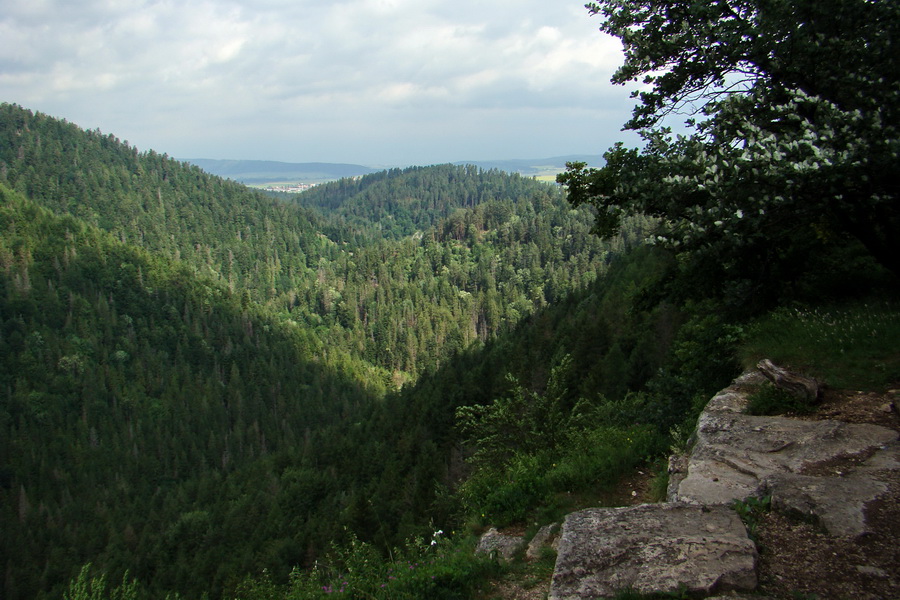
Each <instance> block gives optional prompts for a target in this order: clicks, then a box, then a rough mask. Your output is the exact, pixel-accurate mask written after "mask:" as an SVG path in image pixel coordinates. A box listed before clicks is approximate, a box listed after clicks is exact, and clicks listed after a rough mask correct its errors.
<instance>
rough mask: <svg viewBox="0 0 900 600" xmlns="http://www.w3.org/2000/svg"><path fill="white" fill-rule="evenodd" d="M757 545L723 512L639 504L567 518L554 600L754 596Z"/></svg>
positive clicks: (733, 516) (729, 513) (552, 589)
mask: <svg viewBox="0 0 900 600" xmlns="http://www.w3.org/2000/svg"><path fill="white" fill-rule="evenodd" d="M756 558H757V556H756V547H755V546H754V544H753V542H751V541H750V539H748V537H747V532H746V530H745V528H744V525H743V524H742V523H741V521H740V519H739V518H738V517H737V515H736V514H735V512H734V511H733V510H731V509H729V508H727V507H723V506H715V507H702V506H691V505H685V504H643V505H639V506H629V507H622V508H594V509H587V510H582V511H578V512H575V513H572V514H570V515H569V516H568V517H566V520H565V523H564V524H563V528H562V534H561V536H560V540H559V546H558V555H557V559H556V568H555V569H554V571H553V580H552V582H551V585H550V595H549V598H550V599H551V600H575V599H578V600H583V599H588V598H609V597H613V596H615V594H616V593H617V592H619V591H622V590H626V589H631V590H634V591H636V592H640V593H654V592H659V593H670V592H678V591H679V590H684V591H686V592H687V593H689V594H704V595H708V594H711V593H718V592H726V591H729V590H742V591H752V590H753V589H754V588H755V587H756V570H755V569H756Z"/></svg>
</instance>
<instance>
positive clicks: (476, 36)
mask: <svg viewBox="0 0 900 600" xmlns="http://www.w3.org/2000/svg"><path fill="white" fill-rule="evenodd" d="M598 26H599V22H598V20H597V19H596V18H591V17H590V16H589V15H588V13H587V11H586V9H585V8H584V2H583V0H564V1H562V2H560V1H556V2H548V1H547V0H517V1H515V2H513V1H511V0H492V1H491V2H489V3H483V2H478V1H476V0H458V1H457V2H452V3H448V2H442V1H438V0H338V1H334V0H253V2H251V1H250V0H215V1H212V0H183V1H180V2H175V1H174V0H84V1H82V2H78V3H72V2H68V1H67V0H30V1H29V2H16V1H14V0H0V90H2V97H0V101H4V102H13V103H17V104H20V105H22V106H24V107H26V108H29V109H33V110H38V111H41V112H45V113H47V114H50V115H52V116H54V117H59V118H64V119H66V120H68V121H70V122H74V123H76V124H78V125H79V126H81V127H84V128H88V129H95V128H99V129H100V130H101V131H103V132H104V133H112V134H115V135H116V136H118V137H119V138H120V139H123V140H128V141H129V143H131V144H132V145H134V146H136V147H138V148H139V149H141V150H149V149H153V150H156V151H159V152H165V153H168V154H169V155H171V156H180V157H197V158H200V157H202V158H213V159H258V160H277V161H284V162H341V163H357V164H363V165H367V166H394V165H412V164H416V165H423V164H433V163H445V162H456V161H461V160H473V161H474V160H494V159H516V158H536V157H549V156H560V155H569V154H579V153H581V154H601V153H602V152H604V151H605V150H606V149H607V148H609V146H611V145H612V144H613V143H614V142H616V141H619V140H623V141H626V142H629V143H635V142H636V138H635V136H633V135H632V134H625V133H623V132H621V131H620V130H621V125H622V123H624V121H625V120H626V119H627V118H628V116H629V114H630V110H631V106H632V104H633V102H632V100H631V99H630V98H629V93H630V89H627V88H623V87H620V86H613V85H612V84H610V83H609V78H610V76H611V74H612V72H613V70H614V69H615V68H616V67H617V66H618V65H619V64H620V63H621V60H622V57H621V46H620V44H619V42H618V40H614V39H612V38H610V37H607V36H605V35H603V34H601V33H600V32H599V30H598Z"/></svg>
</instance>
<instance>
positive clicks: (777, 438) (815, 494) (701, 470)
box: [668, 376, 900, 535]
mask: <svg viewBox="0 0 900 600" xmlns="http://www.w3.org/2000/svg"><path fill="white" fill-rule="evenodd" d="M757 381H759V378H758V377H757V378H756V379H754V378H753V377H752V376H745V377H743V378H740V379H738V380H736V381H735V382H734V384H733V385H732V386H730V387H728V388H726V389H724V390H722V391H721V392H719V393H718V394H717V395H716V396H715V397H713V399H712V400H710V402H709V404H708V405H707V407H706V409H705V410H704V411H703V412H702V413H701V415H700V418H699V420H698V423H697V432H696V443H695V445H694V447H693V449H692V452H691V455H690V458H689V460H688V464H687V469H686V470H687V474H686V475H684V476H683V477H680V478H678V479H677V480H676V481H675V482H674V484H673V485H672V486H670V488H669V493H668V500H669V501H672V502H687V503H691V504H730V503H731V502H733V501H735V500H743V499H744V498H747V497H749V496H763V495H766V494H769V495H771V496H772V502H773V506H774V507H775V508H779V509H784V510H788V511H792V512H795V513H800V514H803V515H806V516H809V517H813V518H814V519H815V520H817V521H818V522H819V523H820V524H822V525H824V526H825V528H826V529H828V531H829V532H830V533H832V534H833V535H858V534H861V533H865V532H866V531H867V526H866V523H865V507H866V505H867V504H868V503H869V502H871V501H872V500H874V499H875V498H877V497H878V496H879V495H881V494H883V493H884V492H885V490H886V489H887V488H886V485H885V484H884V483H882V482H879V481H878V480H877V477H875V474H876V472H877V471H879V470H896V469H897V468H898V464H900V442H898V433H897V432H896V431H894V430H892V429H889V428H886V427H881V426H878V425H870V424H852V423H844V422H840V421H832V420H821V421H807V420H800V419H792V418H787V417H760V416H751V415H745V414H743V412H742V411H743V408H744V407H745V406H746V401H747V395H748V393H750V392H751V391H752V385H750V384H752V383H754V382H757ZM841 464H845V466H843V467H838V466H835V465H841ZM682 470H684V469H683V468H682Z"/></svg>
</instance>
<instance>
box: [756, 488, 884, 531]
mask: <svg viewBox="0 0 900 600" xmlns="http://www.w3.org/2000/svg"><path fill="white" fill-rule="evenodd" d="M765 487H766V488H767V490H768V491H769V494H770V495H771V496H772V508H774V509H776V510H779V511H781V512H785V513H789V514H795V515H799V516H801V517H803V518H808V519H810V520H812V521H814V522H816V523H818V524H820V525H821V526H823V527H824V528H825V529H826V530H827V531H828V533H830V534H831V535H837V536H856V535H860V534H863V533H866V532H867V531H869V527H868V526H867V524H866V520H865V516H864V515H865V507H866V504H868V503H869V502H871V501H872V500H874V499H876V498H877V497H878V496H880V495H881V494H884V493H885V492H887V491H888V485H887V484H886V483H883V482H880V481H876V480H874V479H872V478H871V477H869V476H867V475H863V474H853V475H850V476H847V477H837V476H835V477H810V476H808V475H797V474H794V473H782V474H778V475H771V476H770V477H767V478H766V480H765Z"/></svg>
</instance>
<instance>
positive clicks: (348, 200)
mask: <svg viewBox="0 0 900 600" xmlns="http://www.w3.org/2000/svg"><path fill="white" fill-rule="evenodd" d="M541 185H549V184H540V183H536V182H535V181H534V180H532V179H530V178H525V177H521V176H520V175H517V174H509V173H504V172H503V171H499V170H496V169H493V170H489V171H485V170H482V169H480V168H478V167H475V166H473V165H437V166H433V167H410V168H407V169H391V170H389V171H383V172H381V173H374V174H371V175H364V176H362V177H357V178H351V179H342V180H340V181H337V182H333V183H329V184H325V185H321V186H317V187H315V188H313V189H311V190H309V191H307V192H305V193H303V194H301V195H300V196H298V197H297V202H298V203H299V204H301V205H303V206H311V207H316V208H319V209H323V210H327V211H330V212H333V213H335V214H338V215H341V216H342V217H344V218H345V219H346V220H347V221H348V222H349V223H351V224H354V225H360V224H376V225H377V226H378V228H379V230H380V234H381V235H383V236H385V237H390V238H400V237H404V236H408V235H412V234H413V233H415V232H416V231H423V230H426V229H429V228H431V227H434V226H435V225H437V224H438V223H439V222H441V221H443V220H446V219H447V217H450V216H451V215H453V216H454V218H453V219H452V221H449V222H446V224H445V229H446V231H445V232H444V233H446V234H449V235H452V236H453V237H456V238H457V239H462V238H463V237H464V236H465V235H467V233H468V231H467V229H468V227H469V226H470V225H471V226H472V227H474V228H475V229H476V230H478V229H484V228H486V227H487V228H496V227H497V225H498V224H499V223H503V222H504V221H506V220H507V219H508V218H509V217H510V216H511V214H512V210H511V207H508V206H506V207H505V208H493V210H491V209H486V210H482V211H477V212H475V213H474V214H473V215H471V216H469V217H468V218H467V217H466V215H465V213H463V211H459V212H458V213H456V214H454V213H455V211H457V210H458V209H464V208H475V207H477V206H479V205H482V204H487V203H489V202H492V201H504V200H505V201H507V203H508V201H514V200H518V199H524V198H529V197H532V196H534V195H535V194H539V195H543V196H551V197H556V198H558V197H559V191H558V190H552V191H551V190H541V189H540V188H539V187H538V186H541ZM554 187H555V184H554ZM501 206H502V204H501Z"/></svg>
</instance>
